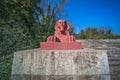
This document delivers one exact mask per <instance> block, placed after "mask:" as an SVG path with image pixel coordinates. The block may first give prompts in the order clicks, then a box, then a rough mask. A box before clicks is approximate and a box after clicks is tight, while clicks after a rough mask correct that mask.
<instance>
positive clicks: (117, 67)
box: [110, 66, 120, 71]
mask: <svg viewBox="0 0 120 80" xmlns="http://www.w3.org/2000/svg"><path fill="white" fill-rule="evenodd" d="M119 70H120V66H113V67H110V71H119Z"/></svg>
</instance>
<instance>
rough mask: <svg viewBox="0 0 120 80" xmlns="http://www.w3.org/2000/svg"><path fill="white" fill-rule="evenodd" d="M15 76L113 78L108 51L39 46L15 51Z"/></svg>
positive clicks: (33, 79)
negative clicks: (54, 48)
mask: <svg viewBox="0 0 120 80" xmlns="http://www.w3.org/2000/svg"><path fill="white" fill-rule="evenodd" d="M11 79H12V80H110V76H109V65H108V58H107V54H106V51H103V50H93V49H80V50H40V49H32V50H25V51H19V52H15V53H14V61H13V66H12V77H11Z"/></svg>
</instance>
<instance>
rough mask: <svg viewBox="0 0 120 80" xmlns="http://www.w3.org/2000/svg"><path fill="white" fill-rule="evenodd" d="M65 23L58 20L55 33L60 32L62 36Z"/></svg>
mask: <svg viewBox="0 0 120 80" xmlns="http://www.w3.org/2000/svg"><path fill="white" fill-rule="evenodd" d="M66 28H67V26H66V22H65V21H64V20H59V21H58V23H57V31H60V32H61V33H62V34H64V33H65V31H66Z"/></svg>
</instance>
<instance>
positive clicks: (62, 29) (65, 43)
mask: <svg viewBox="0 0 120 80" xmlns="http://www.w3.org/2000/svg"><path fill="white" fill-rule="evenodd" d="M54 29H55V33H54V36H49V37H48V38H47V42H41V43H40V47H41V49H80V48H81V47H82V45H81V42H75V37H74V36H71V35H70V34H69V29H70V26H69V24H68V23H67V22H66V21H65V20H58V21H57V22H56V24H55V26H54Z"/></svg>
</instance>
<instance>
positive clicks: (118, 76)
mask: <svg viewBox="0 0 120 80" xmlns="http://www.w3.org/2000/svg"><path fill="white" fill-rule="evenodd" d="M119 79H120V75H111V80H119Z"/></svg>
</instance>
